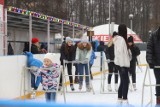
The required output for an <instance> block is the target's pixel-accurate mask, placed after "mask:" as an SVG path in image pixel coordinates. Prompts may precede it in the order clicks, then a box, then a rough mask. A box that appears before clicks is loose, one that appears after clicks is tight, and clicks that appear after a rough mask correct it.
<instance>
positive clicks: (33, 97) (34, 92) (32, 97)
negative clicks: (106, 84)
mask: <svg viewBox="0 0 160 107" xmlns="http://www.w3.org/2000/svg"><path fill="white" fill-rule="evenodd" d="M35 98H36V91H35V90H34V89H32V92H31V99H35Z"/></svg>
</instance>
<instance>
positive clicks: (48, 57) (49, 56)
mask: <svg viewBox="0 0 160 107" xmlns="http://www.w3.org/2000/svg"><path fill="white" fill-rule="evenodd" d="M45 58H47V59H49V60H51V61H52V63H53V62H54V61H55V60H54V58H55V54H54V53H47V54H45V56H44V59H45Z"/></svg>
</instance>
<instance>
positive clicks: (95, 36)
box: [92, 34, 142, 43]
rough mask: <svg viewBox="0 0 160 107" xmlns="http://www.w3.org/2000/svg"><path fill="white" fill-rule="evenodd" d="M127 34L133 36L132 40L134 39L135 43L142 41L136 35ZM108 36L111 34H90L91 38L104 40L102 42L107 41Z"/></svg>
mask: <svg viewBox="0 0 160 107" xmlns="http://www.w3.org/2000/svg"><path fill="white" fill-rule="evenodd" d="M129 36H133V40H134V42H135V43H142V40H141V39H140V38H139V36H138V35H136V34H128V37H129ZM109 38H110V39H111V38H112V36H111V37H109V35H94V36H92V39H93V40H98V41H104V42H108V41H109Z"/></svg>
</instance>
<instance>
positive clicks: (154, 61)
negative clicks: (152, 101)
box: [146, 27, 160, 106]
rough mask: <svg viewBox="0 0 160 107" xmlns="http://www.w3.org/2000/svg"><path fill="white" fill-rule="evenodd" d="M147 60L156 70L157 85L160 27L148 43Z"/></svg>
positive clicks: (158, 95)
mask: <svg viewBox="0 0 160 107" xmlns="http://www.w3.org/2000/svg"><path fill="white" fill-rule="evenodd" d="M146 60H147V63H148V64H149V66H150V68H151V69H153V70H154V75H155V80H156V85H157V84H160V78H159V77H160V68H155V66H160V27H159V28H158V29H157V30H155V31H154V32H153V33H152V34H151V36H150V38H149V40H148V44H147V54H146ZM155 88H156V94H155V95H156V104H157V105H158V106H159V105H160V87H159V86H156V87H155Z"/></svg>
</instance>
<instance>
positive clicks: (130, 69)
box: [31, 24, 160, 104]
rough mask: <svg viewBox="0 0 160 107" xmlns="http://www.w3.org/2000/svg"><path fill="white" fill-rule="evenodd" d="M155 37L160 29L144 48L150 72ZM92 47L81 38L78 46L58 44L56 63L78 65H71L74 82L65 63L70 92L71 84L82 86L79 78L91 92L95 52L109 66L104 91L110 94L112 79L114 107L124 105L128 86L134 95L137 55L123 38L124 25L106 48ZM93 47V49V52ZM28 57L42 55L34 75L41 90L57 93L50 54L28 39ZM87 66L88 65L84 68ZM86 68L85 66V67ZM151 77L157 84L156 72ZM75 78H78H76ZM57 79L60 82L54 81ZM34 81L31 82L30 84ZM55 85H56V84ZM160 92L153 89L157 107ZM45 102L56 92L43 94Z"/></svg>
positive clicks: (70, 42) (156, 55)
mask: <svg viewBox="0 0 160 107" xmlns="http://www.w3.org/2000/svg"><path fill="white" fill-rule="evenodd" d="M159 35H160V29H158V30H157V31H155V32H154V33H153V34H152V36H151V37H150V39H149V42H148V46H147V57H146V58H147V62H148V63H149V65H150V67H151V68H154V66H158V65H159V64H160V62H159V59H160V58H159V53H160V52H159V45H155V44H159V41H158V40H160V39H159ZM95 44H96V43H93V42H90V41H88V40H87V39H85V38H82V39H81V40H80V41H79V42H77V43H76V44H75V45H73V40H72V39H71V38H70V37H66V38H65V41H64V42H63V43H62V46H61V49H60V62H61V65H62V66H63V65H64V60H67V61H77V62H80V63H75V64H74V66H75V78H74V79H73V76H72V75H73V74H72V73H73V72H72V71H73V70H72V67H73V66H72V64H71V63H65V65H66V67H67V73H68V75H69V82H70V88H71V90H72V91H75V88H74V84H75V83H78V84H79V90H81V89H82V86H83V79H84V78H83V75H84V73H85V75H90V77H89V76H86V78H85V83H86V84H85V86H86V90H87V91H91V89H92V87H91V84H90V80H92V79H93V75H92V72H91V70H92V69H91V68H92V65H93V64H94V59H96V55H95V51H98V52H102V51H104V52H105V54H106V59H107V62H108V66H109V75H108V91H112V88H111V78H112V75H113V74H114V75H115V81H114V82H115V91H117V92H118V97H117V98H118V101H117V102H118V103H119V104H122V103H124V104H128V90H129V86H130V85H131V84H132V85H133V89H134V90H135V91H136V89H137V88H136V63H137V56H138V55H140V50H139V48H138V47H137V46H136V45H135V44H134V40H133V37H132V36H130V37H127V27H126V25H125V24H120V25H119V27H118V32H114V33H113V35H112V39H110V41H109V42H108V44H107V46H105V45H104V42H102V41H101V42H100V45H99V46H98V47H97V46H95ZM95 47H97V48H95ZM31 53H32V54H40V53H45V57H44V60H43V65H42V66H41V67H40V68H39V69H38V70H37V75H39V76H41V83H42V86H43V89H44V90H47V91H50V90H51V91H52V90H56V88H57V86H59V91H60V90H61V88H62V74H59V72H60V65H58V64H57V63H56V62H55V60H54V54H53V53H47V48H46V47H43V46H42V47H40V46H39V40H38V38H33V39H32V46H31ZM88 63H89V64H88ZM88 65H89V66H88ZM154 73H155V77H156V84H159V83H160V80H159V77H158V76H159V74H160V73H159V68H154ZM77 75H78V76H77ZM59 77H60V82H58V79H57V78H59ZM119 77H120V82H119V85H118V78H119ZM35 80H36V79H35V76H34V75H32V82H31V83H32V85H31V86H32V88H33V89H34V90H36V89H37V87H38V86H37V85H36V86H35V84H36V81H35ZM33 81H34V82H33ZM58 83H59V84H58ZM159 90H160V88H159V87H156V96H157V104H160V91H159ZM45 96H46V100H47V101H55V96H56V91H54V92H46V94H45Z"/></svg>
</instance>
